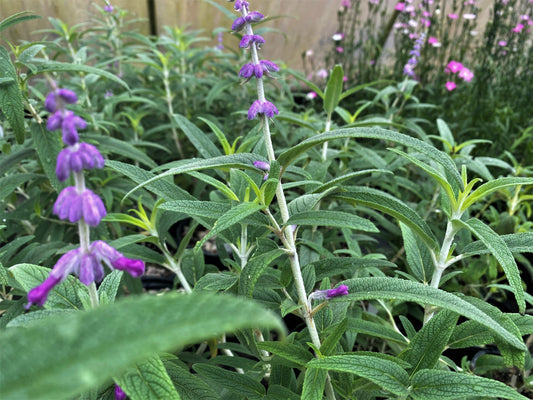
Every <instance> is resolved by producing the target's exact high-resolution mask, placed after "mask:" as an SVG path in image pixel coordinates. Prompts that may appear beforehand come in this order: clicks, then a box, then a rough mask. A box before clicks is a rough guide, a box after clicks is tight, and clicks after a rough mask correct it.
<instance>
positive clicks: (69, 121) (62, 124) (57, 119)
mask: <svg viewBox="0 0 533 400" xmlns="http://www.w3.org/2000/svg"><path fill="white" fill-rule="evenodd" d="M46 127H47V128H48V130H49V131H54V130H56V129H59V128H61V131H62V134H63V142H65V143H66V144H67V145H69V146H73V145H75V144H76V143H78V141H79V136H78V129H85V128H86V127H87V122H85V120H84V119H83V118H81V117H78V116H77V115H75V114H74V113H73V112H72V111H64V110H58V111H56V112H55V113H53V114H52V115H51V116H50V117H49V118H48V121H47V122H46Z"/></svg>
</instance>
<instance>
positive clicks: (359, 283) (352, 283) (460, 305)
mask: <svg viewBox="0 0 533 400" xmlns="http://www.w3.org/2000/svg"><path fill="white" fill-rule="evenodd" d="M343 284H345V285H347V286H348V287H349V293H350V294H348V295H347V296H342V297H337V298H334V299H331V300H330V301H331V302H334V301H361V300H372V299H393V300H403V301H412V302H417V303H420V304H424V305H425V304H431V305H434V306H438V307H442V308H445V309H448V310H451V311H454V312H456V313H458V314H461V315H463V316H465V317H467V318H470V319H472V320H474V321H477V322H479V323H480V324H482V325H483V326H486V327H488V328H489V329H491V330H492V331H493V332H494V334H495V335H496V336H498V337H499V338H501V339H503V340H504V341H506V342H507V343H509V344H510V345H511V346H513V347H515V348H517V349H519V350H522V351H523V350H524V349H525V345H524V343H523V342H522V338H521V337H519V336H517V335H516V334H514V333H512V332H511V331H509V330H508V329H507V328H506V327H505V326H502V324H501V323H500V322H498V321H496V320H495V319H494V318H492V317H491V316H489V315H487V314H486V313H485V312H483V311H482V310H480V309H479V308H478V307H476V306H474V305H472V304H470V303H469V302H467V301H465V300H463V299H462V298H461V297H458V296H456V295H454V294H452V293H448V292H445V291H443V290H440V289H435V288H432V287H430V286H427V285H424V284H421V283H419V282H413V281H408V280H404V279H396V278H385V277H383V278H358V279H350V280H347V281H344V282H343Z"/></svg>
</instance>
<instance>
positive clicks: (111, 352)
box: [0, 293, 282, 400]
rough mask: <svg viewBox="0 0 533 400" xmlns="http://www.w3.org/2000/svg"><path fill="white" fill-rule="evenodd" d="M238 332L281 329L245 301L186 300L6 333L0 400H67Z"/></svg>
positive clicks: (107, 308)
mask: <svg viewBox="0 0 533 400" xmlns="http://www.w3.org/2000/svg"><path fill="white" fill-rule="evenodd" d="M244 328H273V329H276V330H278V331H281V330H282V325H281V322H280V320H279V319H278V318H277V317H276V316H274V314H272V313H271V312H269V311H267V310H265V309H263V308H262V307H260V306H258V305H257V304H255V303H253V302H252V301H245V300H242V299H238V298H233V297H229V296H222V295H207V294H196V293H193V294H190V295H177V294H168V295H164V296H158V297H152V296H143V297H132V298H128V299H125V300H122V301H118V302H117V303H115V304H109V305H104V306H101V307H99V308H97V309H93V310H89V311H84V312H79V313H75V314H74V315H70V316H68V317H54V318H50V319H48V320H43V321H42V322H36V323H35V324H33V325H32V326H29V327H27V328H22V327H20V328H17V327H15V328H11V329H6V330H5V331H3V332H1V333H0V347H1V348H2V353H1V354H0V365H2V377H1V382H0V398H3V399H17V398H24V399H26V398H31V399H58V400H59V399H68V398H72V397H73V396H75V395H76V394H78V393H80V392H84V391H88V390H90V389H93V388H97V387H99V386H100V385H102V384H104V383H106V382H109V380H110V379H111V377H113V376H118V375H120V374H121V373H123V372H125V371H126V369H127V368H128V367H130V366H132V365H134V364H135V363H139V362H142V361H144V360H146V359H147V358H149V357H151V356H153V355H154V354H156V353H159V352H163V351H171V350H174V349H176V348H179V347H181V346H185V345H187V344H191V343H197V342H200V341H203V340H206V339H209V338H212V337H217V336H220V335H222V334H223V333H225V332H230V331H236V330H238V329H244ZM58 349H60V351H58Z"/></svg>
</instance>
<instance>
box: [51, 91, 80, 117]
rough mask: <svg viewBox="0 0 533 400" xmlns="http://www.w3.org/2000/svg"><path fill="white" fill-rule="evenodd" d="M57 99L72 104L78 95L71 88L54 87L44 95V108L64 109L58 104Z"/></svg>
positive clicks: (54, 110) (52, 109) (53, 110)
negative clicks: (54, 88)
mask: <svg viewBox="0 0 533 400" xmlns="http://www.w3.org/2000/svg"><path fill="white" fill-rule="evenodd" d="M58 101H60V102H61V101H62V102H64V103H68V104H74V103H76V102H77V101H78V96H77V95H76V93H74V92H73V91H72V90H69V89H56V90H54V91H52V92H50V93H48V96H46V99H45V100H44V108H46V110H47V111H50V112H56V111H57V110H58V108H59V109H64V105H63V104H59V107H58V104H57V103H58Z"/></svg>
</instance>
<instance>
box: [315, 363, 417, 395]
mask: <svg viewBox="0 0 533 400" xmlns="http://www.w3.org/2000/svg"><path fill="white" fill-rule="evenodd" d="M307 367H308V368H320V369H327V370H329V371H338V372H348V373H351V374H355V375H358V376H360V377H362V378H365V379H368V380H369V381H371V382H374V383H375V384H377V385H379V386H380V387H382V388H383V389H385V390H388V391H389V392H391V393H394V394H396V395H400V396H405V395H407V384H408V382H409V375H408V374H407V372H406V371H405V369H403V368H402V366H401V365H400V364H399V363H396V362H394V361H392V359H386V358H383V357H381V356H380V355H371V354H365V355H359V354H347V355H340V356H329V357H323V358H318V359H314V360H311V361H309V362H308V363H307Z"/></svg>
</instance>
